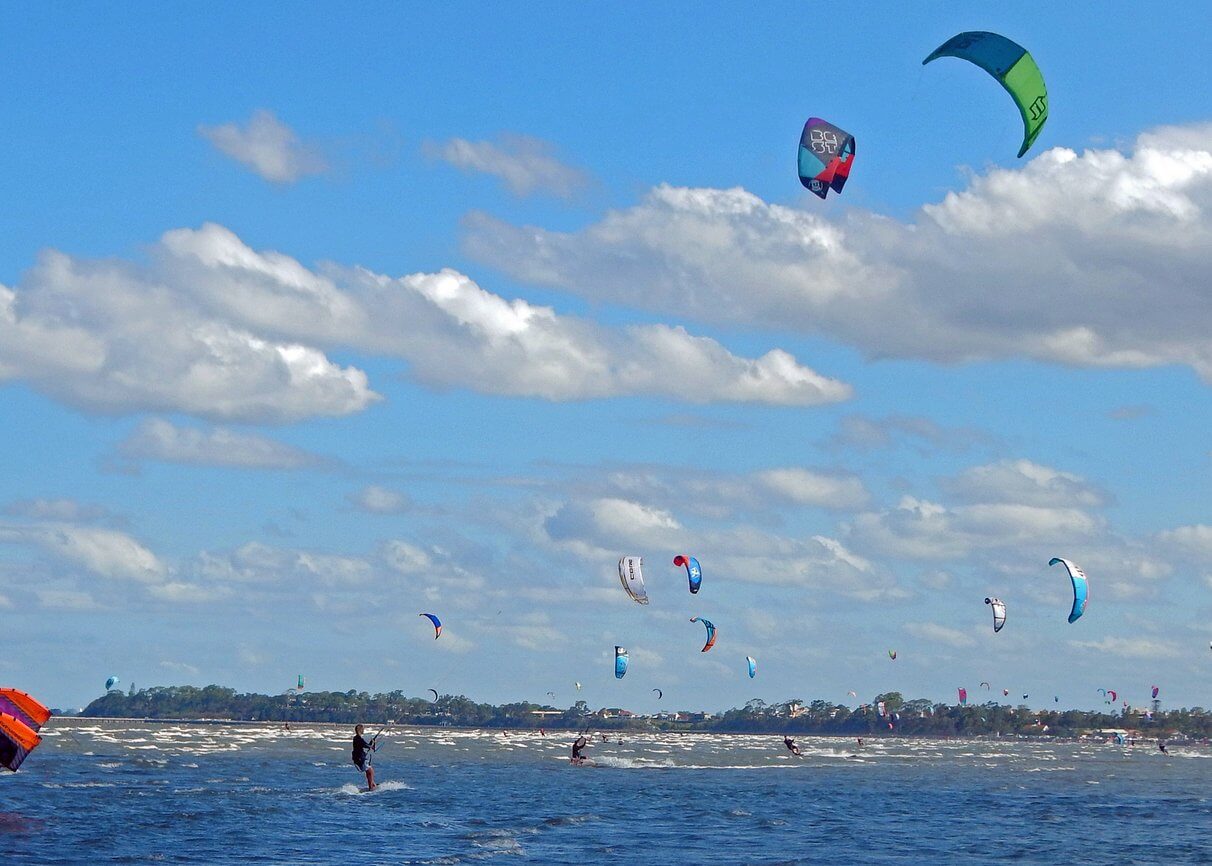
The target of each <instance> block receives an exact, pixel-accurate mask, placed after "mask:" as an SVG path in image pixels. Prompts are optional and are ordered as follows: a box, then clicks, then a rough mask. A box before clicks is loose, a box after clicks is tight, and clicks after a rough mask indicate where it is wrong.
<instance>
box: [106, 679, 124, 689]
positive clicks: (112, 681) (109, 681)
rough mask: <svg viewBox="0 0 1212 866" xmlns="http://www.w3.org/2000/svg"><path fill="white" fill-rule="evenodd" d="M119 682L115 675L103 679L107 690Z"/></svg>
mask: <svg viewBox="0 0 1212 866" xmlns="http://www.w3.org/2000/svg"><path fill="white" fill-rule="evenodd" d="M119 682H121V681H120V680H119V679H118V678H117V677H110V678H109V679H107V680H106V681H105V690H106V691H107V692H108V691H109V690H110V689H112V688H113V687H114V686H116V685H117V684H118V683H119Z"/></svg>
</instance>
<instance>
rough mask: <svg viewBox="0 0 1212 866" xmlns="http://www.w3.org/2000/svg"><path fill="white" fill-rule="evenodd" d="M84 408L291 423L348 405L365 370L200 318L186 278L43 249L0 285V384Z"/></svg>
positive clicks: (365, 396) (355, 406)
mask: <svg viewBox="0 0 1212 866" xmlns="http://www.w3.org/2000/svg"><path fill="white" fill-rule="evenodd" d="M18 377H19V378H22V379H25V380H26V381H28V382H29V383H30V384H31V385H33V386H34V387H35V388H37V389H39V390H41V391H43V392H45V393H47V394H50V395H51V396H53V397H57V398H58V399H60V400H63V401H64V402H66V403H69V404H72V405H74V406H78V407H81V408H84V409H88V410H94V411H104V412H130V411H139V410H152V411H156V410H167V411H181V412H187V413H190V414H195V415H203V416H210V417H217V418H225V419H239V420H247V421H293V420H298V419H300V418H307V417H314V416H317V415H319V416H325V415H344V414H348V413H350V412H356V411H360V410H361V409H363V408H365V407H366V406H367V405H369V404H370V403H371V402H373V401H374V400H376V399H378V395H376V394H375V393H374V392H373V391H370V390H369V388H368V387H367V383H366V375H365V374H364V373H363V372H362V371H360V370H357V369H354V368H344V369H343V368H341V367H338V366H337V365H335V364H333V363H331V362H330V361H329V360H328V359H327V358H326V357H325V356H324V355H323V354H322V353H321V352H319V351H317V350H316V349H313V348H309V347H308V346H305V345H302V344H300V343H299V342H297V341H291V340H287V341H278V342H275V341H274V340H272V339H266V338H264V337H262V336H258V335H257V334H255V333H253V332H252V331H250V330H249V329H247V328H242V327H239V326H236V325H233V324H232V323H231V322H230V321H225V320H223V319H221V318H219V317H216V316H213V315H208V314H207V313H205V312H204V311H203V310H201V309H200V308H199V306H198V304H197V303H195V302H194V301H193V300H192V299H191V291H190V287H189V285H188V279H187V278H186V277H185V276H184V275H182V274H179V273H175V272H174V270H173V268H172V267H171V266H169V265H166V266H165V268H164V270H163V272H162V273H159V274H157V273H154V272H153V271H151V270H148V269H144V268H138V267H133V266H129V265H126V264H122V263H117V262H113V261H104V262H88V261H82V260H75V259H72V258H70V257H69V256H66V255H64V254H62V253H58V252H53V251H52V252H45V253H43V254H42V256H41V257H40V260H39V262H38V265H37V266H36V267H35V268H34V269H33V270H32V271H30V272H29V273H28V274H26V276H25V278H24V282H23V284H22V286H21V287H20V288H19V289H18V290H10V289H7V288H5V287H3V286H0V379H4V378H18Z"/></svg>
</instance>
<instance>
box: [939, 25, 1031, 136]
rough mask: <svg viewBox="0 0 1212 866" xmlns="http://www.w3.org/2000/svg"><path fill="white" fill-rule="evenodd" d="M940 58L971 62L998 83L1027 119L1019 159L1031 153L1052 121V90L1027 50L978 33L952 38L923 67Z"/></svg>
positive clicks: (991, 34) (987, 34)
mask: <svg viewBox="0 0 1212 866" xmlns="http://www.w3.org/2000/svg"><path fill="white" fill-rule="evenodd" d="M940 57H958V58H959V59H960V60H967V61H968V62H969V63H972V64H975V65H976V66H979V67H980V68H981V69H983V70H985V71H986V72H988V73H989V74H990V75H992V76H993V77H994V78H996V79H997V82H998V84H1000V85H1001V86H1002V87H1004V88H1005V89H1006V92H1007V93H1009V94H1010V97H1011V98H1012V99H1013V100H1014V104H1015V105H1017V106H1018V112H1019V114H1020V115H1022V118H1023V145H1022V147H1020V148H1019V150H1018V155H1019V156H1020V157H1021V156H1022V155H1023V154H1024V153H1026V152H1027V151H1028V150H1030V149H1031V145H1033V144H1035V139H1036V138H1038V137H1039V134H1040V132H1041V131H1042V130H1043V128H1044V123H1046V122H1047V120H1048V88H1046V87H1045V86H1044V76H1043V74H1042V73H1041V72H1040V71H1039V67H1038V66H1036V65H1035V60H1034V59H1033V58H1032V57H1031V55H1030V54H1028V53H1027V49H1026V48H1023V46H1021V45H1019V44H1018V43H1017V42H1013V41H1011V40H1009V39H1007V38H1006V37H1005V36H1000V35H998V34H997V33H988V32H986V31H983V30H976V31H969V32H967V33H958V34H956V35H955V36H952V37H951V38H950V39H948V40H947V41H946V42H944V43H943V44H942V45H940V46H939V47H938V48H936V49H934V51H932V52H931V53H930V56H929V57H927V58H926V59H925V60H923V61H922V65H923V66H925V65H926V64H927V63H929V62H930V61H932V60H937V59H938V58H940Z"/></svg>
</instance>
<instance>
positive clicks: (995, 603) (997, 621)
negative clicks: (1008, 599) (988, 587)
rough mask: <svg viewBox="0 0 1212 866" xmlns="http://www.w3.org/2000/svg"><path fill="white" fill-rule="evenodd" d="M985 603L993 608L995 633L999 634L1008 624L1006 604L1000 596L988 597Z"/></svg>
mask: <svg viewBox="0 0 1212 866" xmlns="http://www.w3.org/2000/svg"><path fill="white" fill-rule="evenodd" d="M985 604H987V605H990V606H992V608H993V633H994V634H997V633H998V632H999V631H1001V630H1002V626H1004V625H1005V624H1006V604H1005V602H1003V601H1002V600H1001V599H1000V598H986V599H985Z"/></svg>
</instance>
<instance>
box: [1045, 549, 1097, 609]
mask: <svg viewBox="0 0 1212 866" xmlns="http://www.w3.org/2000/svg"><path fill="white" fill-rule="evenodd" d="M1058 562H1059V563H1060V564H1061V565H1063V566H1064V567H1065V570H1066V571H1068V572H1069V580H1071V581H1072V582H1073V609H1072V610H1071V611H1069V622H1071V623H1074V622H1077V621H1078V619H1079V618H1080V617H1081V615H1082V614H1083V613H1085V612H1086V602H1087V601H1089V600H1090V583H1089V581H1088V580H1087V579H1086V573H1085V572H1084V571H1082V570H1081V568H1080V567H1078V565H1077V563H1075V562H1070V561H1069V560H1067V559H1061V558H1060V557H1059V556H1054V557H1052V559H1050V560H1048V565H1056V564H1057V563H1058Z"/></svg>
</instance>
